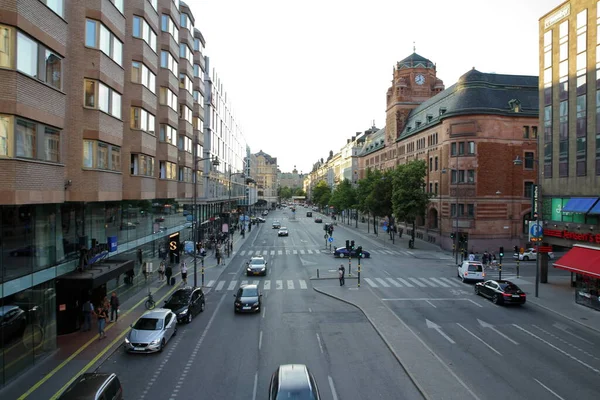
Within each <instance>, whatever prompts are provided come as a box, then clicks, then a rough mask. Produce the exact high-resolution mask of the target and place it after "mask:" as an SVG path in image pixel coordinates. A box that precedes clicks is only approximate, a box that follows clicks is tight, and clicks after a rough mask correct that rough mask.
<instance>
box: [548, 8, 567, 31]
mask: <svg viewBox="0 0 600 400" xmlns="http://www.w3.org/2000/svg"><path fill="white" fill-rule="evenodd" d="M570 14H571V4H565V6H564V7H562V8H560V9H558V10H556V11H555V12H553V13H552V14H550V15H549V16H548V18H546V19H545V20H544V29H548V28H550V27H551V26H552V25H554V24H555V23H557V22H559V21H561V20H562V19H563V18H566V17H568V16H569V15H570Z"/></svg>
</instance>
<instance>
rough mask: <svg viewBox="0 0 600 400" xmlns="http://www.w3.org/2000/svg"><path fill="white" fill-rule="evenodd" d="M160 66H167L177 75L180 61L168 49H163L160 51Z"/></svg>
mask: <svg viewBox="0 0 600 400" xmlns="http://www.w3.org/2000/svg"><path fill="white" fill-rule="evenodd" d="M160 67H161V68H166V69H168V70H169V71H171V72H172V73H173V75H175V76H177V71H178V70H179V63H178V62H177V60H176V59H175V57H173V56H172V55H171V53H169V52H168V51H167V50H161V52H160Z"/></svg>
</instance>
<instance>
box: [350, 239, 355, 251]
mask: <svg viewBox="0 0 600 400" xmlns="http://www.w3.org/2000/svg"><path fill="white" fill-rule="evenodd" d="M350 249H352V250H354V240H353V241H351V242H350Z"/></svg>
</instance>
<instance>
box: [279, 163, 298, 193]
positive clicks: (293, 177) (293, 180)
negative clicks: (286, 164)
mask: <svg viewBox="0 0 600 400" xmlns="http://www.w3.org/2000/svg"><path fill="white" fill-rule="evenodd" d="M303 181H304V174H303V173H302V172H300V173H298V170H297V169H296V166H295V165H294V170H293V171H292V172H278V186H279V187H282V188H283V187H288V188H290V189H302V187H303Z"/></svg>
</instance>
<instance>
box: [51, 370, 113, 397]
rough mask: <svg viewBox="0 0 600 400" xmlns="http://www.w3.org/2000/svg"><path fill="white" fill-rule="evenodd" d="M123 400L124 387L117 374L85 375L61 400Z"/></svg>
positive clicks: (69, 388) (71, 386)
mask: <svg viewBox="0 0 600 400" xmlns="http://www.w3.org/2000/svg"><path fill="white" fill-rule="evenodd" d="M122 398H123V387H122V386H121V382H120V381H119V378H117V375H116V374H106V373H85V374H81V375H79V376H78V377H77V379H76V380H75V382H73V383H72V384H71V385H70V386H69V387H68V388H67V390H65V391H64V392H63V394H62V395H61V396H60V397H59V398H58V399H59V400H88V399H89V400H98V399H111V400H112V399H114V400H121V399H122Z"/></svg>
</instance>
